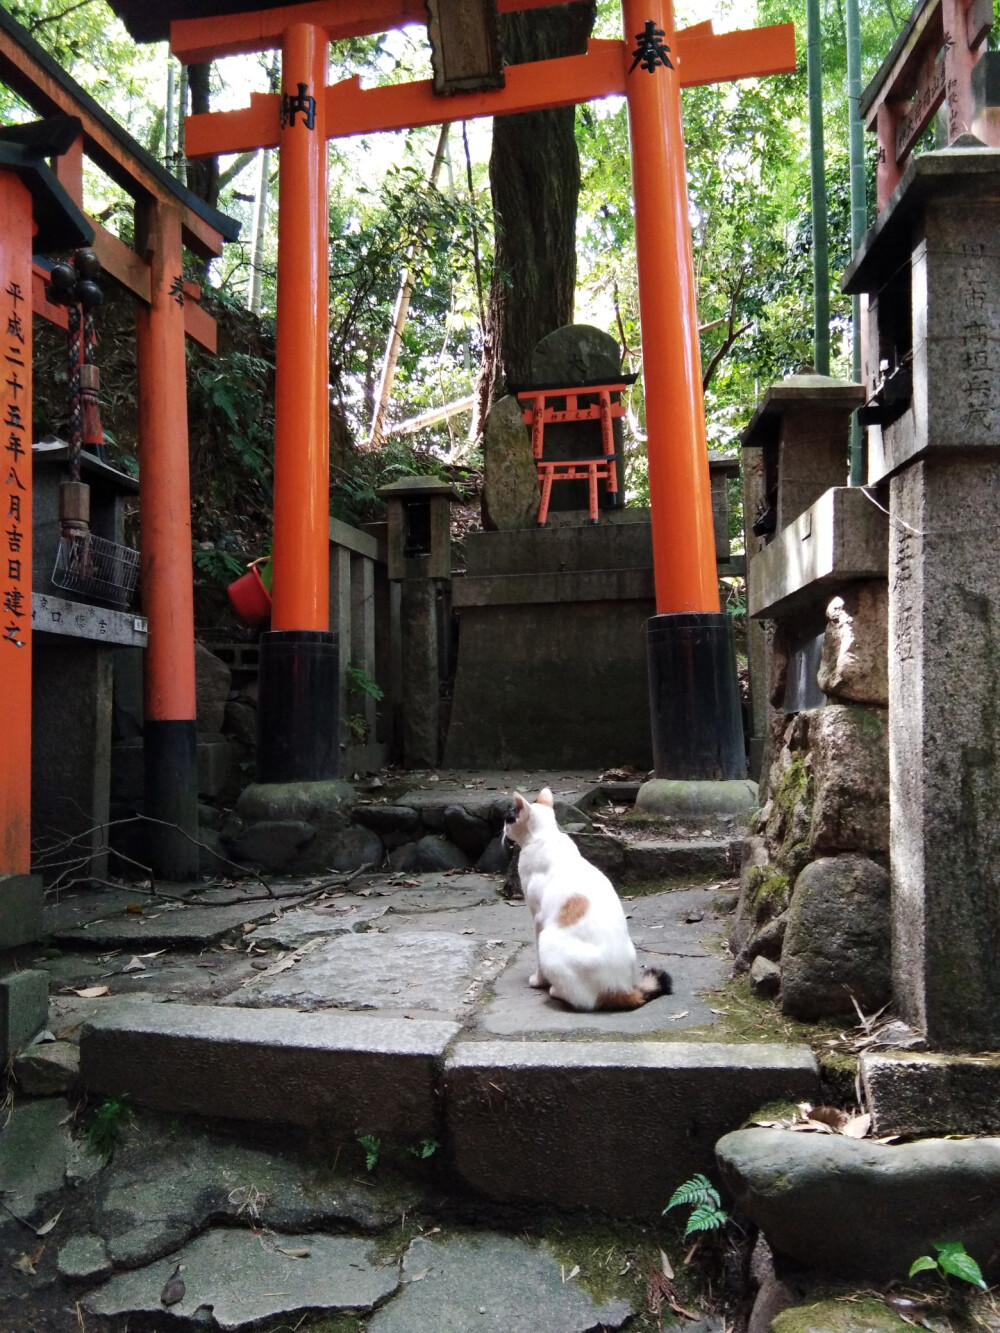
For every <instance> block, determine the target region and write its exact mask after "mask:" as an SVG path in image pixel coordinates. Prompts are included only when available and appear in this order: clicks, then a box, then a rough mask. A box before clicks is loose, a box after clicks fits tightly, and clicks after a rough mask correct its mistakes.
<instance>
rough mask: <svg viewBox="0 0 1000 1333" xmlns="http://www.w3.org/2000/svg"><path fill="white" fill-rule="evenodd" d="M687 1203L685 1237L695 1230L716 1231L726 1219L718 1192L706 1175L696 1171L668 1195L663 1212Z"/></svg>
mask: <svg viewBox="0 0 1000 1333" xmlns="http://www.w3.org/2000/svg"><path fill="white" fill-rule="evenodd" d="M685 1205H689V1206H690V1208H691V1213H690V1215H689V1217H688V1220H687V1225H686V1226H685V1228H684V1235H685V1237H687V1236H691V1235H693V1234H694V1233H695V1232H696V1231H718V1230H720V1229H721V1228H722V1227H724V1226H725V1224H726V1222H727V1221H728V1217H729V1215H728V1213H727V1212H726V1210H725V1209H724V1208H723V1207H722V1200H721V1199H720V1198H719V1193H718V1191H717V1190H716V1189H715V1187H714V1186H713V1185H712V1183H711V1181H710V1180H709V1179H708V1177H707V1176H703V1175H701V1173H700V1172H699V1173H697V1174H695V1175H693V1176H692V1177H691V1178H690V1180H685V1181H684V1183H683V1185H678V1187H677V1188H676V1189H675V1190H674V1192H673V1194H672V1195H671V1196H670V1202H669V1203H668V1204H667V1206H666V1208H664V1210H663V1212H664V1214H666V1213H669V1212H670V1210H671V1208H678V1207H683V1206H685Z"/></svg>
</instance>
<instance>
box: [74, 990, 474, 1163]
mask: <svg viewBox="0 0 1000 1333" xmlns="http://www.w3.org/2000/svg"><path fill="white" fill-rule="evenodd" d="M458 1031H459V1028H458V1026H457V1025H456V1024H453V1023H445V1022H434V1021H430V1020H423V1019H416V1020H414V1021H412V1022H406V1021H403V1020H399V1021H393V1020H390V1019H383V1018H367V1017H365V1018H362V1017H360V1016H357V1015H351V1014H298V1013H289V1012H286V1011H283V1010H263V1011H259V1010H254V1011H251V1010H246V1009H235V1008H211V1007H208V1006H196V1005H182V1004H172V1005H138V1004H137V1005H134V1006H132V1007H126V1006H122V1007H121V1008H120V1009H118V1011H117V1012H115V1013H112V1014H109V1015H108V1016H107V1017H106V1018H101V1017H100V1016H98V1017H97V1018H95V1019H94V1020H92V1021H91V1022H90V1023H88V1024H87V1025H86V1026H85V1028H84V1030H83V1033H82V1035H81V1041H80V1056H81V1078H82V1081H83V1083H84V1086H85V1087H87V1088H89V1089H91V1090H92V1091H94V1092H103V1093H107V1094H110V1095H112V1096H120V1095H122V1094H127V1095H128V1096H130V1097H132V1098H133V1099H134V1100H135V1101H136V1102H139V1103H141V1104H143V1105H146V1106H150V1107H153V1108H154V1109H157V1110H163V1111H175V1112H181V1113H184V1112H197V1113H200V1114H202V1115H207V1116H219V1117H223V1118H229V1119H234V1120H257V1121H265V1122H268V1123H277V1124H295V1125H306V1126H315V1127H317V1128H318V1127H323V1128H324V1129H326V1130H329V1131H331V1132H333V1133H340V1134H344V1135H347V1136H349V1137H352V1138H353V1137H354V1136H355V1135H356V1134H358V1133H374V1134H386V1135H390V1136H395V1137H397V1138H405V1139H407V1140H408V1141H412V1140H415V1139H418V1138H420V1137H421V1136H422V1135H431V1136H433V1135H434V1134H435V1132H436V1128H437V1120H438V1108H437V1098H436V1093H435V1087H434V1080H435V1070H436V1062H437V1061H438V1060H439V1059H440V1057H441V1056H442V1054H443V1053H444V1050H445V1048H446V1047H447V1045H448V1043H449V1042H450V1041H451V1040H452V1039H453V1038H454V1037H455V1036H456V1035H457V1033H458Z"/></svg>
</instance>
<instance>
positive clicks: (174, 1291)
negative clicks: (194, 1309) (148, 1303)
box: [160, 1264, 187, 1305]
mask: <svg viewBox="0 0 1000 1333" xmlns="http://www.w3.org/2000/svg"><path fill="white" fill-rule="evenodd" d="M186 1290H187V1288H186V1287H185V1285H184V1279H183V1278H182V1277H181V1265H180V1264H178V1265H177V1267H176V1268H175V1269H174V1271H173V1272H172V1273H171V1274H170V1276H169V1277H168V1278H167V1280H166V1282H165V1283H164V1284H163V1290H162V1291H161V1292H160V1304H161V1305H176V1304H177V1302H178V1301H182V1300H183V1299H184V1293H185V1291H186Z"/></svg>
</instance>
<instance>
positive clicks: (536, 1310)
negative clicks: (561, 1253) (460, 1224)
mask: <svg viewBox="0 0 1000 1333" xmlns="http://www.w3.org/2000/svg"><path fill="white" fill-rule="evenodd" d="M564 1270H565V1266H562V1267H561V1266H560V1264H559V1262H558V1261H557V1260H556V1258H555V1257H554V1255H553V1254H552V1253H551V1251H550V1250H549V1249H548V1247H547V1246H545V1245H538V1246H535V1245H529V1244H528V1243H527V1242H525V1241H523V1240H520V1239H516V1238H514V1237H510V1236H497V1235H488V1234H487V1235H485V1236H481V1237H478V1236H477V1237H469V1238H465V1237H450V1238H449V1239H447V1240H441V1241H433V1240H425V1239H424V1238H423V1237H422V1236H418V1237H417V1239H416V1240H413V1241H411V1242H410V1246H409V1249H408V1250H407V1252H406V1254H405V1256H404V1258H403V1271H402V1290H401V1291H400V1293H399V1295H398V1296H397V1297H396V1298H395V1299H394V1300H392V1301H390V1302H389V1304H388V1305H386V1306H384V1307H383V1308H382V1309H381V1310H379V1311H377V1313H376V1314H375V1315H374V1316H373V1318H372V1319H371V1320H370V1321H369V1323H368V1333H466V1330H470V1329H476V1330H482V1333H539V1330H540V1329H544V1330H545V1333H589V1330H592V1329H595V1328H604V1329H607V1330H609V1333H610V1330H611V1329H617V1328H622V1327H623V1326H624V1325H625V1323H626V1322H627V1321H628V1320H630V1319H631V1318H632V1316H633V1314H634V1313H635V1311H634V1310H633V1309H632V1307H631V1306H630V1305H629V1304H627V1302H625V1301H622V1300H611V1301H605V1302H602V1303H600V1304H599V1303H598V1302H596V1301H595V1300H593V1299H592V1298H591V1297H590V1296H589V1295H588V1294H587V1292H586V1291H585V1290H584V1289H583V1287H582V1286H581V1285H580V1283H579V1282H576V1281H574V1282H566V1281H564V1280H563V1275H564Z"/></svg>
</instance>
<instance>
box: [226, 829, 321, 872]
mask: <svg viewBox="0 0 1000 1333" xmlns="http://www.w3.org/2000/svg"><path fill="white" fill-rule="evenodd" d="M315 836H316V830H315V829H314V828H313V826H312V825H311V824H307V823H305V821H304V820H299V819H262V820H260V821H259V822H258V823H256V824H250V825H248V826H247V828H245V829H244V830H243V832H242V833H238V834H237V835H236V836H235V837H234V838H231V839H229V851H230V853H231V854H232V856H233V859H234V860H236V861H241V862H242V863H243V864H244V865H247V864H249V865H254V866H260V867H261V869H263V870H270V871H272V872H275V871H279V870H287V869H288V868H289V867H290V865H291V862H292V860H293V858H294V856H295V853H296V852H297V851H298V850H299V848H300V847H303V846H305V844H306V843H307V842H312V840H313V838H315Z"/></svg>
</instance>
